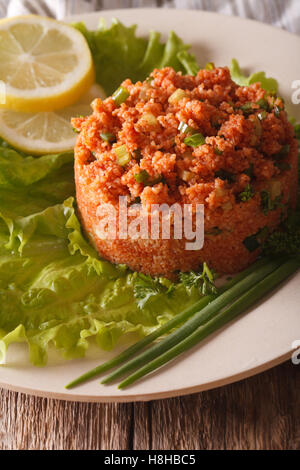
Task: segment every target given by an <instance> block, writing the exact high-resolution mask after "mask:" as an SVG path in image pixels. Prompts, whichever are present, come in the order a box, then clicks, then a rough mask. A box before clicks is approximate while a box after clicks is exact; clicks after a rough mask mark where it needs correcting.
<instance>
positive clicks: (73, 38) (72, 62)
mask: <svg viewBox="0 0 300 470" xmlns="http://www.w3.org/2000/svg"><path fill="white" fill-rule="evenodd" d="M0 64H1V67H0V85H1V87H0V88H1V99H0V107H1V108H6V109H13V110H16V111H24V112H39V111H55V110H56V109H62V108H64V107H66V106H69V105H71V104H73V103H75V102H76V101H77V100H78V99H79V98H80V96H81V95H83V94H84V93H85V92H87V91H88V90H89V88H90V87H91V85H92V84H93V82H94V80H95V76H94V66H93V60H92V56H91V52H90V49H89V46H88V44H87V42H86V40H85V38H84V37H83V35H82V34H81V33H80V32H79V31H77V30H76V29H75V28H73V27H72V26H69V25H66V24H64V23H61V22H59V21H55V20H52V19H49V18H44V17H40V16H35V15H29V16H19V17H14V18H8V19H3V20H1V21H0Z"/></svg>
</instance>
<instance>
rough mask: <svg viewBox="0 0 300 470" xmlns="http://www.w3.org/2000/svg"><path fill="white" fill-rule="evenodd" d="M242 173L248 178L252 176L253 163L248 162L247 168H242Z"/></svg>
mask: <svg viewBox="0 0 300 470" xmlns="http://www.w3.org/2000/svg"><path fill="white" fill-rule="evenodd" d="M243 173H244V174H245V175H247V176H249V178H253V175H254V165H253V163H250V166H249V168H247V170H244V172H243Z"/></svg>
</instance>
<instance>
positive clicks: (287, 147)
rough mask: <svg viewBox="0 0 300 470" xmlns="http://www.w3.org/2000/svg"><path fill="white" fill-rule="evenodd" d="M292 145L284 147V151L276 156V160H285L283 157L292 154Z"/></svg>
mask: <svg viewBox="0 0 300 470" xmlns="http://www.w3.org/2000/svg"><path fill="white" fill-rule="evenodd" d="M290 149H291V147H290V145H289V144H286V145H284V146H283V147H282V149H281V150H280V152H279V153H278V154H277V155H275V158H283V157H287V155H288V154H289V153H290Z"/></svg>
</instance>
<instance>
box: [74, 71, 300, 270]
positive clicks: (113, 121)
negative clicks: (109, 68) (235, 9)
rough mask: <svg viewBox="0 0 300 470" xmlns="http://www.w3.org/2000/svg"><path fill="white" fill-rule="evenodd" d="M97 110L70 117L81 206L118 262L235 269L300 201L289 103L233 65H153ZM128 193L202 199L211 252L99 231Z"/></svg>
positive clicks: (92, 233)
mask: <svg viewBox="0 0 300 470" xmlns="http://www.w3.org/2000/svg"><path fill="white" fill-rule="evenodd" d="M93 110H94V112H93V114H92V115H91V116H89V117H87V118H83V117H82V118H77V119H74V120H73V125H74V127H75V128H76V129H77V131H79V132H80V135H79V137H78V140H77V145H76V149H75V173H76V190H77V204H78V209H79V214H80V218H81V222H82V225H83V227H84V229H85V232H86V234H87V235H88V237H89V238H90V240H91V241H92V243H93V244H94V245H95V246H96V248H97V250H98V252H99V254H100V255H101V256H103V257H105V258H106V259H108V260H110V261H112V262H115V263H124V264H126V265H128V266H129V267H130V268H131V269H133V270H137V271H142V272H144V273H146V274H151V275H164V276H167V277H170V276H172V275H173V273H175V272H176V271H183V272H185V271H190V270H195V269H198V268H199V266H200V265H201V264H202V263H203V262H207V263H208V264H209V266H210V267H212V268H214V269H215V270H216V271H217V272H221V273H233V272H236V271H239V270H241V269H243V268H245V267H247V266H248V265H249V264H250V263H251V262H253V261H254V260H255V259H256V258H257V256H258V255H259V253H260V249H259V239H263V238H266V237H267V236H268V234H270V233H271V232H273V231H274V229H275V228H276V227H277V226H278V225H279V224H280V223H281V222H282V220H284V219H285V218H286V216H287V210H288V208H289V207H295V205H296V199H297V185H298V180H297V152H298V146H297V142H296V139H295V135H294V129H293V126H292V125H291V124H290V123H289V121H288V117H287V114H286V112H285V109H284V102H283V100H282V99H280V98H278V97H277V96H276V95H275V94H274V93H268V92H266V91H265V90H264V89H263V88H262V87H261V85H260V83H254V84H251V85H250V86H247V87H246V86H238V85H237V84H236V83H234V82H233V81H232V79H231V75H230V72H229V69H228V68H215V67H214V66H213V64H209V66H208V67H207V70H206V69H205V70H200V71H199V72H198V73H197V75H196V76H191V75H182V73H181V72H177V73H176V72H175V71H174V69H173V68H170V67H167V68H164V69H161V70H155V71H154V72H153V73H152V74H151V75H150V77H149V78H148V79H146V81H144V82H137V83H136V84H133V83H132V82H131V80H125V81H124V82H123V83H122V86H121V87H120V88H119V89H118V90H117V92H116V93H115V94H114V95H113V96H112V97H109V98H107V99H106V100H104V101H102V100H100V99H98V100H95V102H94V103H93ZM120 196H126V197H127V201H128V204H129V205H130V204H132V203H134V202H137V201H138V202H140V203H141V204H142V206H143V207H144V208H146V209H147V210H150V208H151V206H152V205H153V204H164V203H165V204H168V205H170V206H171V205H173V204H174V203H179V204H180V205H182V206H183V205H184V204H191V205H193V206H195V205H196V204H203V205H204V211H205V212H204V218H205V240H204V247H203V249H201V250H196V251H189V250H186V248H185V245H186V240H185V239H182V240H175V239H174V237H173V238H172V237H171V239H170V240H164V239H162V238H160V239H159V240H151V239H150V237H149V239H148V240H144V239H142V237H140V238H138V239H133V238H131V237H130V236H128V237H127V239H126V240H124V239H123V238H124V237H122V236H118V235H119V233H118V234H117V237H116V239H111V238H109V237H104V236H103V234H102V233H101V234H100V235H99V233H98V231H97V227H99V223H100V219H101V217H102V215H101V214H100V215H99V211H98V208H99V206H101V205H103V204H107V203H110V204H113V205H114V207H115V208H116V210H117V211H118V203H119V197H120Z"/></svg>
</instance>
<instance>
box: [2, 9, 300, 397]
mask: <svg viewBox="0 0 300 470" xmlns="http://www.w3.org/2000/svg"><path fill="white" fill-rule="evenodd" d="M100 17H104V18H106V19H107V20H108V21H109V20H110V19H111V17H116V18H118V19H120V20H121V21H123V22H124V23H125V24H126V25H128V26H129V25H131V24H133V23H137V24H138V25H139V28H138V32H139V34H141V35H143V34H146V33H147V32H148V31H149V30H150V29H155V30H157V31H161V32H162V33H163V35H164V36H166V35H167V34H168V32H169V30H170V29H173V30H174V31H175V32H176V33H177V34H178V35H179V36H180V37H182V38H183V39H184V41H185V42H187V43H190V44H192V45H193V52H194V53H195V54H196V55H197V58H198V60H199V62H200V63H201V64H205V63H206V62H208V61H214V62H215V63H216V64H219V65H228V64H229V63H230V60H231V58H233V57H236V58H237V59H238V60H239V61H240V63H241V65H242V67H243V68H245V69H246V70H247V69H248V70H249V72H252V71H260V70H264V71H266V72H267V73H268V75H270V76H275V77H277V78H278V79H279V82H280V84H281V94H282V95H283V96H284V97H285V98H286V100H287V105H288V108H289V111H290V113H291V114H292V115H294V116H295V117H298V119H300V105H298V106H296V105H292V103H291V96H292V92H293V90H292V83H293V81H294V80H297V79H298V80H299V79H300V62H299V50H300V38H299V37H297V36H294V35H292V34H289V33H286V32H284V31H281V30H279V29H275V28H272V27H270V26H265V25H263V24H260V23H257V22H254V21H248V20H241V19H238V18H233V17H225V16H219V15H216V14H212V13H204V12H199V11H184V10H180V11H179V10H164V9H160V10H157V9H149V10H141V9H136V10H113V11H106V12H101V13H94V14H91V15H81V16H80V17H75V18H74V17H73V18H71V19H70V18H68V20H69V21H78V20H79V21H85V22H86V24H87V26H88V27H89V28H95V27H96V26H97V24H98V20H99V18H100ZM299 280H300V273H298V274H297V275H295V276H294V277H293V278H292V279H290V280H289V281H288V282H287V283H286V284H285V285H283V286H281V287H280V288H279V289H278V290H277V291H276V292H275V293H274V294H273V295H272V296H271V297H269V298H267V299H266V300H265V301H264V302H263V303H261V304H260V305H259V306H257V307H256V308H254V309H252V310H251V312H248V313H247V314H246V315H244V316H243V317H241V318H239V319H238V320H237V321H235V322H234V323H232V324H230V325H229V326H227V327H226V328H224V329H223V330H222V331H220V332H218V333H217V334H215V335H214V336H213V337H211V338H209V339H208V340H207V341H205V342H204V343H203V344H202V345H201V346H199V347H197V348H195V349H194V350H193V351H192V352H189V353H187V354H186V355H185V356H184V357H181V358H180V359H178V360H177V361H176V362H174V363H172V364H171V365H169V366H168V367H165V368H163V369H162V370H160V371H158V372H156V373H154V374H152V375H151V376H150V377H148V378H147V379H145V380H143V381H140V382H139V383H137V384H136V385H134V386H133V387H131V388H128V389H127V390H125V391H122V392H121V391H119V390H117V388H116V386H115V385H113V386H109V387H107V386H106V387H105V386H102V385H99V381H98V380H94V381H92V382H90V383H88V384H84V385H82V386H80V387H78V388H76V389H75V390H70V391H67V390H65V389H64V385H65V384H66V383H68V382H69V381H70V380H71V379H74V378H75V377H77V376H78V375H80V374H82V373H83V372H85V371H87V370H88V369H90V368H92V367H95V366H96V365H98V364H99V363H101V362H102V361H103V360H105V359H107V358H108V357H111V356H112V355H114V354H115V353H116V352H114V353H113V354H106V353H105V354H104V353H102V352H101V351H99V350H97V351H96V352H95V351H92V352H90V353H89V354H88V357H87V358H85V359H82V360H76V361H71V362H63V361H61V360H57V359H51V361H50V364H49V365H48V366H47V367H45V368H43V369H36V368H34V367H32V366H31V365H29V364H28V363H27V362H26V360H25V359H24V358H25V357H27V351H26V349H25V348H24V347H23V346H20V345H19V346H15V347H14V348H12V349H11V350H10V352H9V356H8V360H9V362H8V365H7V366H3V367H1V368H0V386H2V387H4V388H8V389H11V390H17V391H23V392H26V393H31V394H35V395H40V396H47V397H52V398H61V399H65V400H74V401H99V402H112V401H119V402H121V401H138V400H153V399H157V398H166V397H171V396H176V395H183V394H188V393H193V392H197V391H202V390H207V389H210V388H214V387H218V386H221V385H224V384H228V383H231V382H234V381H236V380H240V379H243V378H246V377H249V376H250V375H253V374H256V373H258V372H261V371H263V370H266V369H268V368H270V367H272V366H274V365H276V364H279V363H280V362H282V361H284V360H286V359H288V358H290V357H291V354H292V349H293V347H292V344H293V343H294V341H296V340H300V307H299V306H300V290H299Z"/></svg>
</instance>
